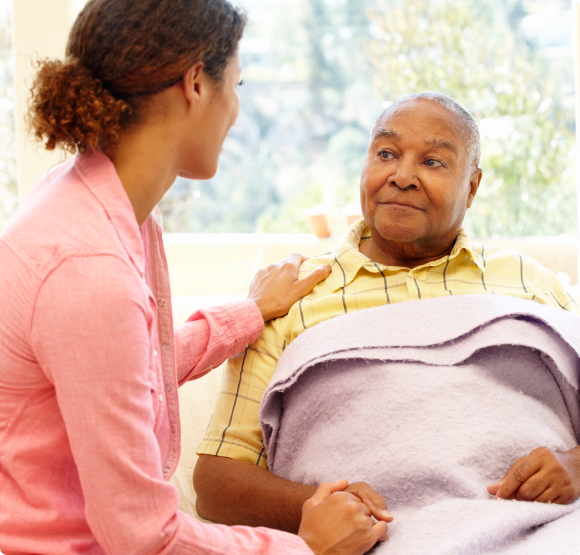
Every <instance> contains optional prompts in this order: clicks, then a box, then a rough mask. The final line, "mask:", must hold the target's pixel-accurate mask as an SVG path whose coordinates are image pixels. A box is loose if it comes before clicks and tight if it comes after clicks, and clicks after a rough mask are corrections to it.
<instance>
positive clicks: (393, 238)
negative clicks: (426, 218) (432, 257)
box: [375, 225, 423, 243]
mask: <svg viewBox="0 0 580 555" xmlns="http://www.w3.org/2000/svg"><path fill="white" fill-rule="evenodd" d="M375 230H376V233H377V235H378V236H379V237H380V239H382V240H383V241H388V242H391V243H414V242H415V241H417V240H419V239H421V237H422V236H423V234H422V233H421V232H422V231H423V230H418V229H417V228H416V227H411V226H402V225H396V226H393V225H385V226H380V227H376V228H375Z"/></svg>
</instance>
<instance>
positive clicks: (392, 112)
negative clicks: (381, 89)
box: [371, 99, 466, 154]
mask: <svg viewBox="0 0 580 555" xmlns="http://www.w3.org/2000/svg"><path fill="white" fill-rule="evenodd" d="M404 112H407V113H411V114H413V115H414V116H416V117H417V118H429V117H436V116H439V117H441V116H444V119H445V121H446V123H447V124H448V127H449V131H450V133H449V136H448V137H436V136H433V137H427V138H426V139H425V143H426V145H430V146H434V147H441V148H446V149H448V150H450V151H452V152H453V153H454V154H458V153H459V148H460V146H464V147H465V146H466V145H465V144H464V143H465V137H464V132H463V128H462V125H461V122H460V121H459V119H458V117H457V115H456V114H454V113H453V112H451V111H450V110H448V109H447V108H444V107H443V106H440V105H439V104H437V103H435V102H432V101H430V100H426V99H417V100H409V101H403V102H395V103H394V104H392V105H391V106H389V107H388V108H387V109H386V110H385V111H384V112H383V113H382V114H381V115H380V116H379V118H378V119H377V121H376V123H375V126H374V128H373V130H372V133H371V142H375V141H376V140H378V139H381V138H384V139H391V140H393V141H401V140H403V137H404V134H405V131H406V130H405V129H401V128H400V126H397V129H394V127H395V126H394V125H393V120H394V119H395V118H396V117H397V116H398V115H399V114H402V113H404ZM410 131H411V130H409V132H410ZM453 139H455V140H453Z"/></svg>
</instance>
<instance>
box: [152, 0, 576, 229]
mask: <svg viewBox="0 0 580 555" xmlns="http://www.w3.org/2000/svg"><path fill="white" fill-rule="evenodd" d="M245 5H246V6H247V8H248V10H249V15H250V18H251V19H252V18H254V17H255V21H254V25H251V26H250V27H249V28H248V30H247V32H246V37H245V38H244V42H243V44H242V62H243V66H244V71H243V78H244V80H245V81H246V82H247V84H246V85H244V87H242V88H241V89H240V97H241V101H242V114H241V116H240V120H239V123H238V125H237V126H236V127H235V128H234V129H233V130H232V133H231V136H230V137H229V138H228V139H227V141H226V144H225V147H224V153H223V156H222V159H221V162H220V170H219V172H218V175H217V176H216V177H215V178H214V179H213V180H211V181H210V182H207V183H195V182H186V181H183V180H181V181H179V183H177V184H176V186H175V187H174V188H173V189H172V190H171V191H170V193H169V194H168V196H167V197H166V199H165V200H164V201H163V205H162V209H163V211H164V213H165V224H166V229H167V230H168V231H190V232H208V231H217V232H220V231H224V232H225V231H229V232H232V231H237V232H251V231H265V232H301V231H306V225H305V218H304V210H305V209H306V208H309V207H311V206H313V205H316V204H320V203H324V204H326V205H328V206H330V207H334V210H335V214H334V216H333V217H334V220H335V221H336V220H337V218H336V213H337V211H338V210H339V209H341V208H342V207H344V206H346V205H350V204H353V203H354V204H356V203H358V183H359V174H360V168H361V166H362V160H363V157H364V154H365V151H366V148H367V140H368V133H369V130H370V128H371V126H372V123H373V121H374V119H375V118H376V116H377V115H378V114H379V112H380V111H381V109H382V108H384V107H385V105H387V104H388V102H389V101H393V100H396V99H398V98H400V97H401V96H403V95H405V94H408V93H412V92H417V91H424V90H438V91H441V92H444V93H446V94H448V95H450V96H451V97H453V98H455V99H456V100H457V101H459V102H460V103H462V104H463V105H464V106H466V107H467V108H468V109H469V110H470V111H471V112H472V113H473V115H474V116H475V117H476V119H477V120H478V122H479V123H480V128H481V134H482V143H483V160H482V163H481V166H482V168H483V170H484V178H483V182H482V185H481V188H480V191H479V194H478V196H477V198H476V200H475V202H474V205H473V207H472V208H471V209H470V211H469V213H468V218H467V221H466V223H467V225H468V228H469V229H470V231H471V232H472V233H473V234H474V235H477V236H479V237H484V236H497V235H504V236H505V235H509V236H524V235H541V234H545V235H557V234H561V233H569V234H575V233H576V196H575V195H576V186H575V179H576V177H575V162H574V155H575V151H574V125H575V121H574V105H573V102H572V103H570V102H569V101H570V99H573V94H574V91H573V77H572V64H571V63H570V62H571V59H570V60H569V59H568V58H566V57H565V56H559V57H546V56H545V55H544V50H545V49H543V48H542V47H541V45H539V43H538V42H537V40H536V39H537V37H535V36H534V34H533V32H531V33H528V34H527V35H526V33H525V32H524V29H523V28H522V25H521V24H522V21H525V17H526V16H528V15H529V14H533V13H540V14H541V13H544V12H545V11H546V10H552V11H558V10H563V9H568V8H569V4H568V2H567V1H566V0H486V1H484V2H482V1H480V0H292V1H291V2H290V1H283V0H276V1H273V2H272V3H271V4H269V5H267V7H265V6H266V4H265V3H264V2H257V0H246V1H245ZM254 7H255V8H256V9H253V8H254ZM540 17H542V16H541V15H540ZM567 102H568V103H567Z"/></svg>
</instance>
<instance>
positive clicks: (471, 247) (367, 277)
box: [198, 220, 580, 468]
mask: <svg viewBox="0 0 580 555" xmlns="http://www.w3.org/2000/svg"><path fill="white" fill-rule="evenodd" d="M369 238H370V232H369V229H368V226H367V225H366V223H365V221H364V220H359V221H358V222H356V223H355V224H353V225H352V226H351V227H350V228H349V230H348V231H347V233H346V235H345V237H344V239H343V240H342V241H341V243H340V244H339V245H338V246H337V248H336V250H335V251H334V252H331V253H325V254H322V255H320V256H317V257H316V258H312V259H310V260H307V261H306V262H304V264H302V266H301V268H300V274H299V275H300V277H304V276H305V275H307V274H308V273H310V272H311V271H312V270H313V269H314V268H317V267H318V266H320V265H321V264H325V263H327V264H330V265H331V267H332V274H331V275H330V276H329V277H328V278H327V279H326V280H325V281H323V282H322V283H320V284H319V285H317V286H316V287H315V288H314V289H313V291H312V292H311V293H310V294H309V295H307V296H306V297H304V298H303V299H302V300H301V301H300V302H298V303H296V304H295V305H294V306H293V307H292V309H291V310H290V312H289V313H288V315H286V316H284V317H283V318H278V319H276V320H272V321H271V322H268V324H266V327H265V329H264V332H263V333H262V335H261V337H260V338H259V339H258V340H257V341H255V342H254V343H253V344H252V345H251V346H249V347H248V348H246V350H245V351H243V352H242V353H240V354H239V355H237V356H235V357H234V358H232V359H230V360H229V361H228V363H227V365H226V368H225V370H224V378H223V382H222V387H221V391H220V394H219V398H218V402H217V405H216V407H215V410H214V413H213V416H212V419H211V422H210V424H209V427H208V429H207V432H206V435H205V438H204V440H203V442H202V444H201V445H200V446H199V448H198V453H200V454H202V453H205V454H210V455H219V456H224V457H231V458H235V459H240V460H245V461H249V462H252V463H255V464H258V465H260V466H262V467H264V468H267V463H266V457H265V453H264V448H263V445H262V430H261V428H260V422H259V418H258V408H259V406H260V401H261V400H262V396H263V394H264V391H265V390H266V387H267V386H268V382H269V381H270V378H271V377H272V375H273V373H274V370H275V369H276V365H277V362H278V358H279V357H280V355H281V354H282V352H283V351H284V349H285V348H286V346H287V345H288V344H290V343H291V342H292V341H293V340H294V339H295V338H296V337H297V336H298V335H300V334H301V333H302V332H303V331H304V330H305V329H308V328H310V327H312V326H315V325H316V324H318V323H320V322H323V321H325V320H328V319H330V318H334V317H335V316H340V315H341V314H346V313H349V312H354V311H356V310H362V309H364V308H371V307H374V306H379V305H383V304H390V303H399V302H404V301H411V300H417V299H429V298H433V297H442V296H447V295H465V294H491V295H508V296H511V297H519V298H523V299H529V300H531V301H536V302H539V303H542V304H546V305H550V306H553V307H556V308H563V309H566V310H569V311H571V312H574V313H575V314H580V311H579V309H578V307H577V305H576V303H575V302H574V301H573V299H572V298H571V297H570V295H569V294H568V293H567V292H566V290H565V288H564V286H563V285H562V284H561V283H560V281H559V280H558V278H557V277H556V276H555V275H554V274H553V273H552V272H550V271H549V270H547V269H546V268H544V267H543V266H542V265H541V264H539V263H538V262H536V261H535V260H533V259H531V258H528V257H526V256H523V255H521V254H519V253H517V252H513V251H505V250H500V249H496V248H492V247H488V246H485V245H478V244H474V243H472V242H471V241H470V239H469V237H468V236H467V234H466V232H465V231H464V230H463V229H462V230H460V232H459V234H458V236H457V239H456V241H455V245H454V247H453V250H452V251H451V253H450V254H449V255H448V256H445V257H443V258H441V259H439V260H436V261H433V262H429V263H427V264H424V265H422V266H418V267H417V268H414V269H412V270H409V269H408V268H400V267H390V266H383V265H381V264H377V263H375V262H373V261H371V260H369V259H368V258H367V257H366V256H364V255H362V254H361V253H360V251H359V248H358V246H359V244H360V242H361V241H364V240H366V239H369Z"/></svg>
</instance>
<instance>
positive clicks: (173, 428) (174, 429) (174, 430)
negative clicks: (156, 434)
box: [171, 426, 177, 434]
mask: <svg viewBox="0 0 580 555" xmlns="http://www.w3.org/2000/svg"><path fill="white" fill-rule="evenodd" d="M175 432H177V428H176V427H175V426H171V433H173V434H174V433H175Z"/></svg>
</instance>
